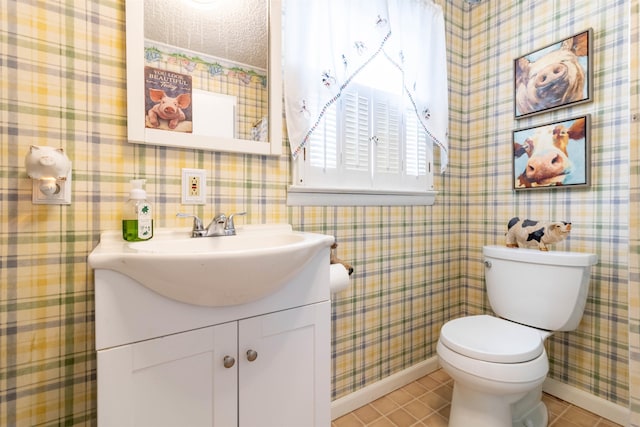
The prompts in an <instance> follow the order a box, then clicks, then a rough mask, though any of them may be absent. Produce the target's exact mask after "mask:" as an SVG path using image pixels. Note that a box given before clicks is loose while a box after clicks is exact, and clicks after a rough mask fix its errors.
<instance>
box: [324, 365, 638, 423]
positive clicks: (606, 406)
mask: <svg viewBox="0 0 640 427" xmlns="http://www.w3.org/2000/svg"><path fill="white" fill-rule="evenodd" d="M439 368H440V365H439V364H438V357H437V356H434V357H432V358H430V359H427V360H425V361H423V362H420V363H418V364H416V365H413V366H411V367H409V368H407V369H405V370H403V371H400V372H397V373H395V374H393V375H391V376H388V377H387V378H384V379H382V380H380V381H378V382H375V383H373V384H371V385H368V386H366V387H364V388H361V389H360V390H357V391H355V392H353V393H351V394H348V395H346V396H344V397H341V398H339V399H336V400H334V401H333V402H331V419H332V420H335V419H336V418H339V417H341V416H343V415H345V414H348V413H349V412H352V411H355V410H356V409H358V408H360V407H362V406H364V405H366V404H368V403H371V402H373V401H374V400H376V399H379V398H380V397H382V396H384V395H386V394H389V393H391V392H392V391H394V390H396V389H398V388H400V387H403V386H405V385H407V384H410V383H412V382H413V381H415V380H417V379H419V378H422V377H424V376H425V375H429V374H430V373H432V372H434V371H437V370H438V369H439ZM542 388H543V390H544V391H545V392H546V393H549V394H551V395H553V396H556V397H558V398H560V399H562V400H564V401H565V402H569V403H571V404H573V405H576V406H578V407H580V408H583V409H586V410H587V411H589V412H593V413H594V414H597V415H599V416H601V417H602V418H606V419H608V420H611V421H613V422H614V423H617V424H620V425H623V426H627V425H629V419H630V411H629V408H627V407H624V406H620V405H616V404H615V403H611V402H609V401H608V400H605V399H602V398H600V397H597V396H594V395H592V394H590V393H587V392H586V391H582V390H580V389H577V388H575V387H572V386H570V385H567V384H565V383H562V382H560V381H557V380H554V379H551V378H547V379H546V380H545V381H544V384H543V386H542Z"/></svg>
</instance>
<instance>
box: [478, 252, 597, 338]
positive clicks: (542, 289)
mask: <svg viewBox="0 0 640 427" xmlns="http://www.w3.org/2000/svg"><path fill="white" fill-rule="evenodd" d="M482 253H483V259H484V265H485V267H484V272H485V281H486V286H487V294H488V297H489V302H490V304H491V308H492V309H493V311H494V312H495V313H496V314H497V315H498V316H500V317H502V318H505V319H509V320H512V321H514V322H518V323H522V324H525V325H529V326H533V327H535V328H539V329H546V330H550V331H571V330H574V329H575V328H576V327H577V326H578V324H579V323H580V319H582V314H583V312H584V307H585V304H586V301H587V293H588V292H589V278H590V275H591V266H592V265H594V264H596V263H597V261H598V257H597V255H594V254H588V253H580V252H560V251H548V252H545V251H540V250H537V249H522V248H507V247H505V246H485V247H483V249H482Z"/></svg>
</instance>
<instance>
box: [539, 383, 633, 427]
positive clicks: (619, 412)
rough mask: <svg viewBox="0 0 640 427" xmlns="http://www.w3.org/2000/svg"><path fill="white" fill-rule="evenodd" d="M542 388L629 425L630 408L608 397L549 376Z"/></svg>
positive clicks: (587, 409)
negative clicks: (611, 400) (596, 394)
mask: <svg viewBox="0 0 640 427" xmlns="http://www.w3.org/2000/svg"><path fill="white" fill-rule="evenodd" d="M542 390H544V392H545V393H549V394H551V395H553V396H555V397H558V398H560V399H562V400H564V401H565V402H569V403H571V404H573V405H576V406H579V407H580V408H583V409H584V410H586V411H589V412H593V413H594V414H597V415H599V416H601V417H602V418H606V419H608V420H610V421H613V422H614V423H617V424H620V425H623V426H626V425H629V419H630V416H631V412H630V411H629V408H627V407H625V406H620V405H616V404H615V403H613V402H609V401H608V400H606V399H603V398H601V397H598V396H594V395H593V394H591V393H587V392H586V391H583V390H580V389H579V388H576V387H573V386H570V385H568V384H565V383H563V382H560V381H558V380H554V379H553V378H547V379H545V380H544V384H543V385H542Z"/></svg>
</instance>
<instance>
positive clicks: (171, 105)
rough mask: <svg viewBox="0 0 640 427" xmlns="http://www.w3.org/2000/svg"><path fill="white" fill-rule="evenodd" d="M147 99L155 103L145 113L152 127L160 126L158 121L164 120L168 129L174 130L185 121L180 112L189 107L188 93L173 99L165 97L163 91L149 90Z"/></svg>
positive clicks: (182, 113) (189, 97) (189, 98)
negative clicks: (167, 123)
mask: <svg viewBox="0 0 640 427" xmlns="http://www.w3.org/2000/svg"><path fill="white" fill-rule="evenodd" d="M149 98H151V100H152V101H153V102H155V105H154V106H153V107H151V108H150V109H149V111H148V112H147V116H148V117H149V124H150V125H151V126H153V127H158V126H160V121H159V120H158V119H164V120H167V121H168V122H169V129H175V128H176V127H177V126H178V123H180V122H181V121H183V120H184V119H186V116H185V114H184V112H183V111H182V110H183V109H185V108H187V107H189V105H191V95H190V94H188V93H183V94H180V95H178V96H176V97H175V98H173V97H170V96H167V95H166V94H165V93H164V91H163V90H160V89H149Z"/></svg>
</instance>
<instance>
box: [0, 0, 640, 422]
mask: <svg viewBox="0 0 640 427" xmlns="http://www.w3.org/2000/svg"><path fill="white" fill-rule="evenodd" d="M438 3H439V4H441V5H442V6H443V8H444V10H445V16H446V17H447V42H448V45H449V70H450V74H449V77H450V88H451V101H450V105H451V126H450V133H451V146H452V149H451V156H450V158H451V167H450V168H449V170H448V172H447V174H446V175H444V176H437V177H436V182H435V184H436V188H437V189H438V190H439V192H440V193H439V195H438V198H437V202H436V204H435V205H434V206H432V207H364V208H334V207H325V208H300V207H287V206H286V205H285V199H286V186H287V184H288V182H289V166H290V163H289V160H288V159H287V158H284V157H283V158H277V159H276V158H266V157H261V156H251V155H234V154H222V153H211V152H204V151H197V150H186V149H174V148H163V147H144V146H138V145H132V144H129V143H127V142H126V115H125V111H126V105H125V89H126V84H125V55H124V54H125V46H124V3H123V1H122V0H119V1H114V2H104V1H98V0H89V1H84V2H74V1H62V2H58V1H53V0H43V1H39V2H31V1H26V0H24V1H15V0H9V1H5V2H2V3H0V46H1V50H0V54H1V57H0V60H1V63H0V124H1V125H0V425H36V424H42V425H58V424H69V425H72V424H77V425H82V424H92V423H95V416H96V407H95V393H96V378H95V376H96V370H95V348H94V342H93V340H94V336H93V327H94V325H93V321H94V312H93V276H92V272H91V270H90V269H89V268H88V266H87V264H86V256H87V254H88V253H89V252H90V251H91V250H92V249H93V247H94V246H95V245H96V243H97V240H98V236H99V233H100V231H102V230H107V229H118V227H119V220H120V213H119V210H120V208H121V205H122V203H123V201H124V199H125V198H126V194H127V188H128V181H129V179H131V178H134V177H144V178H146V179H147V180H148V190H149V194H150V196H151V198H152V199H153V201H154V203H155V207H156V212H157V215H156V221H157V224H158V226H160V227H164V226H184V225H185V224H184V222H182V221H178V220H176V219H175V212H177V211H192V212H194V213H197V214H198V215H200V216H203V217H210V216H212V215H213V214H214V212H216V211H218V210H224V211H227V212H232V211H240V210H247V211H248V216H247V217H244V218H243V220H246V221H247V222H252V223H261V222H290V223H292V224H293V225H294V227H295V228H297V229H301V230H306V231H315V232H322V233H327V234H332V235H335V236H336V238H337V240H338V242H339V243H340V246H339V251H340V256H341V257H344V258H345V259H348V260H349V261H351V262H352V263H353V264H354V267H355V269H356V272H355V275H354V277H353V279H352V286H351V288H350V289H349V290H348V291H346V292H345V293H343V294H341V295H340V296H339V298H337V299H336V300H335V301H334V304H333V306H332V316H333V321H332V331H333V343H332V360H333V378H332V392H333V396H332V397H333V398H337V397H341V396H344V395H346V394H348V393H350V392H353V391H355V390H357V389H359V388H361V387H363V386H366V385H369V384H372V383H374V382H375V381H378V380H380V379H382V378H384V377H385V376H387V375H389V374H391V373H394V372H397V371H399V370H401V369H403V368H406V367H409V366H411V365H413V364H415V363H417V362H419V361H421V360H424V359H425V358H427V357H432V356H434V355H435V344H436V342H437V338H438V332H439V328H440V327H441V325H442V323H443V322H445V321H446V320H448V319H450V318H452V317H456V316H459V315H461V314H465V313H478V312H483V311H488V310H489V306H488V304H487V301H486V295H485V292H484V284H483V280H482V269H481V263H480V249H481V246H482V245H484V244H490V243H500V242H502V239H503V235H504V229H505V224H506V221H507V220H508V219H509V218H510V217H511V216H513V215H521V216H527V217H531V218H540V219H546V218H550V219H565V220H570V221H572V222H573V223H574V225H575V227H574V230H573V232H572V236H571V237H570V239H569V240H567V241H566V242H564V243H563V244H560V245H558V247H557V248H558V249H567V250H584V251H593V252H595V253H597V254H598V255H599V257H600V263H599V264H598V266H597V267H596V268H595V269H594V280H593V282H592V288H591V292H590V296H589V301H588V305H587V310H586V313H585V319H584V321H583V323H582V324H581V326H580V327H579V329H578V330H577V331H576V332H572V333H562V334H557V335H556V336H555V337H554V338H553V339H551V340H550V341H549V343H548V348H549V351H550V356H551V375H552V376H553V377H554V378H556V379H558V380H560V381H563V382H566V383H569V384H571V385H573V386H576V387H578V388H580V389H582V390H585V391H587V392H590V393H593V394H595V395H597V396H600V397H602V398H605V399H608V400H610V401H612V402H614V403H617V404H619V405H627V404H628V403H629V401H630V400H631V401H632V402H633V403H634V405H635V406H634V407H633V410H634V415H635V416H636V417H638V415H639V414H640V409H637V408H638V400H637V396H638V393H640V392H639V391H638V386H637V385H636V386H633V385H632V391H634V393H633V394H634V395H636V398H631V399H630V397H629V396H630V395H629V386H630V382H629V380H628V369H629V366H630V364H629V355H628V345H629V342H631V343H632V345H633V346H634V347H633V348H634V350H635V352H636V353H637V352H640V350H638V343H637V334H638V326H637V325H638V324H639V323H640V303H639V302H638V296H637V295H638V285H639V280H638V273H637V271H638V261H637V259H636V258H637V257H638V254H637V252H638V249H637V248H638V247H640V244H638V241H637V237H633V238H632V239H630V236H631V235H632V236H637V235H638V233H637V231H638V230H637V228H638V225H637V224H636V222H637V219H634V218H635V217H637V214H638V212H637V210H638V209H637V207H636V206H635V205H637V200H638V196H637V192H638V186H639V184H638V176H639V172H638V161H639V160H638V153H637V144H635V148H636V150H634V151H633V154H632V156H631V158H630V157H629V139H630V136H629V124H628V110H629V101H628V93H629V91H630V90H633V91H634V92H635V94H636V95H637V92H638V89H637V88H638V83H637V82H638V78H637V73H636V75H634V76H633V80H632V81H633V85H629V75H628V65H629V64H628V61H627V53H626V52H627V49H628V48H629V42H628V33H627V31H628V20H629V18H628V17H629V13H628V10H629V9H628V8H629V6H630V3H631V2H630V1H623V0H617V1H613V2H612V1H609V0H596V1H590V2H564V1H558V0H521V1H507V0H485V2H484V3H482V4H480V5H478V6H474V7H473V8H471V7H470V6H469V5H468V4H466V3H465V2H463V1H462V0H455V1H444V0H438ZM637 3H638V1H637V0H633V4H634V10H635V11H636V15H637V8H638V6H637ZM588 27H592V28H593V29H594V36H595V51H594V64H595V67H594V68H595V76H594V86H595V97H594V102H592V103H589V104H585V105H583V106H579V107H575V108H572V109H565V110H560V111H557V112H553V113H548V114H544V115H540V116H535V117H532V118H530V119H524V120H521V121H517V122H516V121H515V120H514V119H513V112H512V89H511V79H512V60H513V58H515V57H517V56H519V55H522V54H524V53H527V52H529V51H532V50H535V49H537V48H539V47H541V46H544V45H546V44H549V43H552V42H554V41H557V40H559V39H561V38H563V37H566V36H568V35H571V34H574V33H576V32H579V31H582V30H584V29H585V28H588ZM633 28H634V34H635V40H636V41H635V44H634V46H635V48H634V49H635V52H636V53H637V45H638V43H637V33H638V30H637V29H638V22H637V19H636V20H635V21H634V26H633ZM636 65H637V63H636ZM636 70H637V66H636ZM636 109H637V105H636ZM582 113H590V114H592V118H593V126H592V138H593V146H592V150H593V151H592V168H593V175H592V177H593V186H592V187H591V188H590V189H587V190H573V191H572V190H568V191H567V190H565V191H543V192H535V193H514V192H512V191H511V189H510V181H509V177H510V174H511V165H510V156H511V153H510V148H509V147H510V141H509V138H510V135H511V131H512V130H513V129H514V128H516V127H521V126H520V125H521V124H530V123H531V124H535V123H540V122H547V121H550V120H552V119H557V118H563V117H565V116H566V115H573V114H582ZM520 122H522V123H520ZM634 126H635V128H634V129H635V130H636V131H637V125H634ZM636 133H637V132H634V134H636ZM634 141H635V142H637V139H634ZM31 144H36V145H38V144H39V145H51V146H62V147H64V148H65V150H67V152H68V153H69V155H70V157H71V159H72V161H73V174H74V177H73V179H74V183H73V203H72V205H71V206H34V205H32V204H31V182H30V180H28V179H27V178H26V173H25V171H24V169H23V167H22V163H23V158H24V155H25V154H26V152H27V150H28V147H29V145H31ZM285 151H286V150H285ZM630 159H631V160H630ZM183 167H190V168H202V169H206V170H207V173H208V186H209V189H210V194H209V200H208V203H207V205H206V206H204V207H197V208H192V207H185V206H182V205H181V204H180V177H181V168H183ZM630 182H631V184H630ZM630 198H631V200H634V201H635V203H634V204H632V203H630ZM632 214H633V215H632ZM632 219H633V220H632ZM630 227H631V230H632V232H630ZM630 240H631V243H632V247H633V248H634V254H633V256H632V257H629V243H630ZM634 260H635V261H634ZM630 272H631V273H632V280H629V273H630ZM628 289H631V290H632V292H631V298H629V296H628ZM629 302H631V305H630V306H629ZM629 319H631V322H629ZM629 325H631V328H632V331H633V333H632V335H631V336H632V337H633V339H630V336H629V334H628V327H629ZM631 368H632V372H634V382H632V384H633V383H638V381H639V380H638V377H639V376H640V374H639V373H638V372H639V371H640V369H639V368H638V366H637V362H635V363H634V362H632V363H631Z"/></svg>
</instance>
